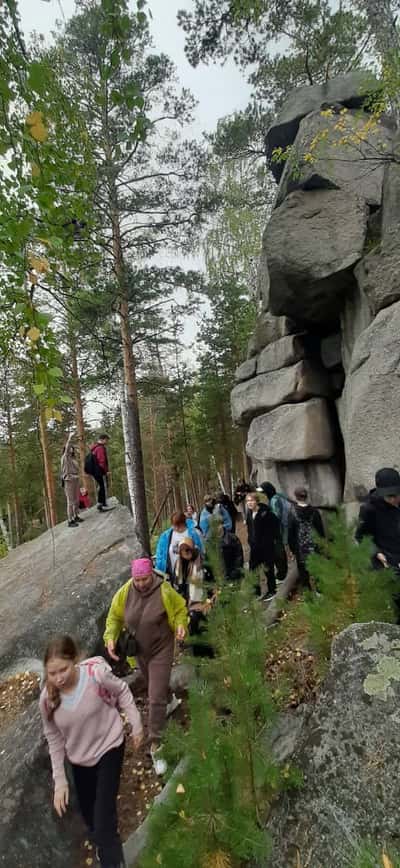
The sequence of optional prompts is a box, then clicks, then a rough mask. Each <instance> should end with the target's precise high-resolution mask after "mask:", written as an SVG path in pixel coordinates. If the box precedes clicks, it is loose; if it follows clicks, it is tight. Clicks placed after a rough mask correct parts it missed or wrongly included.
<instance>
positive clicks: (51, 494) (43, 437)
mask: <svg viewBox="0 0 400 868" xmlns="http://www.w3.org/2000/svg"><path fill="white" fill-rule="evenodd" d="M39 431H40V443H41V447H42V453H43V466H44V481H45V490H46V495H47V507H48V524H49V526H50V527H55V526H56V524H57V502H56V489H55V484H54V473H53V467H52V464H51V454H50V448H49V440H48V436H47V424H46V416H45V411H44V407H40V411H39Z"/></svg>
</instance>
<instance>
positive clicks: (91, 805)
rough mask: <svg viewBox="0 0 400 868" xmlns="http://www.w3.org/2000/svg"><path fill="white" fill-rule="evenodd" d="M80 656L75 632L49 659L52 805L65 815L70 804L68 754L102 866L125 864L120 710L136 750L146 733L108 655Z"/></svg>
mask: <svg viewBox="0 0 400 868" xmlns="http://www.w3.org/2000/svg"><path fill="white" fill-rule="evenodd" d="M78 659H79V652H78V648H77V647H76V645H75V642H74V641H73V639H71V637H70V636H59V637H55V638H54V639H53V640H52V641H51V642H50V643H49V645H48V647H47V650H46V654H45V658H44V667H45V679H46V681H45V687H44V688H43V690H42V693H41V696H40V713H41V716H42V721H43V729H44V734H45V736H46V739H47V742H48V745H49V751H50V758H51V765H52V771H53V779H54V808H55V810H56V812H57V814H58V815H59V816H60V817H62V816H63V814H64V813H65V812H66V810H67V807H68V802H69V787H68V780H67V777H66V774H65V768H64V762H65V759H66V758H67V759H68V760H69V762H70V764H71V769H72V775H73V779H74V783H75V787H76V791H77V797H78V803H79V807H80V810H81V813H82V816H83V819H84V821H85V823H86V825H87V827H88V833H89V835H90V838H91V840H92V841H93V843H94V844H95V845H96V846H97V849H98V856H99V859H100V865H101V868H123V866H124V865H125V862H124V857H123V851H122V844H121V839H120V837H119V834H118V819H117V795H118V788H119V781H120V776H121V769H122V762H123V757H124V745H125V737H124V727H123V723H122V720H121V715H120V711H123V712H124V714H125V715H126V717H127V718H128V721H129V723H130V726H131V730H132V739H133V745H134V748H135V750H137V749H138V748H139V747H140V745H141V743H142V740H143V730H142V722H141V718H140V714H139V712H138V710H137V708H136V705H135V703H134V700H133V696H132V694H131V691H130V690H129V687H128V686H127V685H126V684H125V682H124V681H121V680H120V679H119V678H116V677H115V676H114V675H113V674H112V672H111V669H110V667H109V666H108V664H107V663H106V661H105V660H104V659H103V658H101V657H94V658H91V659H89V660H83V661H82V662H81V663H78Z"/></svg>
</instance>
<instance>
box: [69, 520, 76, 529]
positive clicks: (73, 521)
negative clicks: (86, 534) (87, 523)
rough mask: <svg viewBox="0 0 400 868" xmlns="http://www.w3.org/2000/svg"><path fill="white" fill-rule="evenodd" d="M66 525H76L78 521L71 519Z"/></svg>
mask: <svg viewBox="0 0 400 868" xmlns="http://www.w3.org/2000/svg"><path fill="white" fill-rule="evenodd" d="M68 527H78V522H77V521H75V519H73V520H72V521H69V522H68Z"/></svg>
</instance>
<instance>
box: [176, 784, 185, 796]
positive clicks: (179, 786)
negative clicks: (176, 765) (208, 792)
mask: <svg viewBox="0 0 400 868" xmlns="http://www.w3.org/2000/svg"><path fill="white" fill-rule="evenodd" d="M176 792H177V793H178V794H179V795H182V793H184V792H185V787H184V786H183V784H178V786H177V788H176Z"/></svg>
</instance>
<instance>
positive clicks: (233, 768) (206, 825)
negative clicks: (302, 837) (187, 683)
mask: <svg viewBox="0 0 400 868" xmlns="http://www.w3.org/2000/svg"><path fill="white" fill-rule="evenodd" d="M217 560H218V558H217ZM214 566H215V564H214ZM217 586H218V602H217V604H216V605H215V606H214V608H213V610H212V612H211V614H210V616H209V628H208V634H207V640H208V641H210V642H211V644H212V645H213V646H214V648H215V658H214V659H213V660H207V661H205V660H203V661H202V662H201V663H200V664H199V670H198V677H197V679H196V681H195V683H194V684H193V685H191V687H190V689H189V711H190V722H191V723H190V728H189V730H188V731H187V733H186V734H185V735H184V736H183V737H182V732H180V733H179V732H178V730H177V728H176V727H172V728H170V730H169V737H168V740H167V746H166V755H167V756H168V758H169V760H170V761H172V762H174V763H175V762H177V761H178V759H180V758H182V757H184V767H183V768H182V773H181V777H180V778H176V779H175V778H174V784H173V790H172V793H171V796H170V798H169V799H168V800H167V801H166V802H165V803H163V804H162V805H161V806H157V807H155V808H154V809H153V810H152V813H151V815H150V838H149V842H150V843H149V846H148V848H147V850H146V852H145V854H144V856H143V857H142V859H141V862H140V864H141V868H154V865H157V864H161V865H163V866H165V868H175V866H176V864H177V860H178V861H179V865H180V866H182V868H208V866H210V868H212V866H219V865H220V866H224V868H225V866H226V868H228V866H233V865H238V864H241V863H242V861H246V860H249V859H252V858H257V857H259V856H261V855H262V856H263V857H265V854H266V852H268V839H267V836H266V833H265V831H264V829H263V819H264V818H265V815H266V812H267V810H268V806H269V804H270V802H271V800H272V799H273V798H274V796H275V795H276V794H277V793H278V792H280V791H281V790H282V789H285V788H287V787H289V786H293V785H298V784H299V780H298V776H297V775H296V774H295V773H293V772H292V771H291V770H290V769H289V768H288V767H285V768H283V769H282V768H280V767H279V766H278V765H277V764H276V763H274V762H273V761H272V759H271V757H270V755H269V752H268V748H267V739H268V732H269V731H270V728H271V726H272V724H273V721H274V716H275V710H274V703H273V700H272V697H271V693H270V691H269V689H268V686H267V685H266V683H265V679H264V668H265V653H266V632H265V628H264V624H263V618H262V610H261V607H260V606H259V604H258V603H257V601H256V599H255V596H254V590H253V584H252V580H251V577H248V578H247V579H246V580H244V582H243V584H242V585H241V587H239V586H237V585H235V586H233V587H229V586H226V585H225V584H224V583H223V580H222V579H221V578H220V574H218V573H217Z"/></svg>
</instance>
